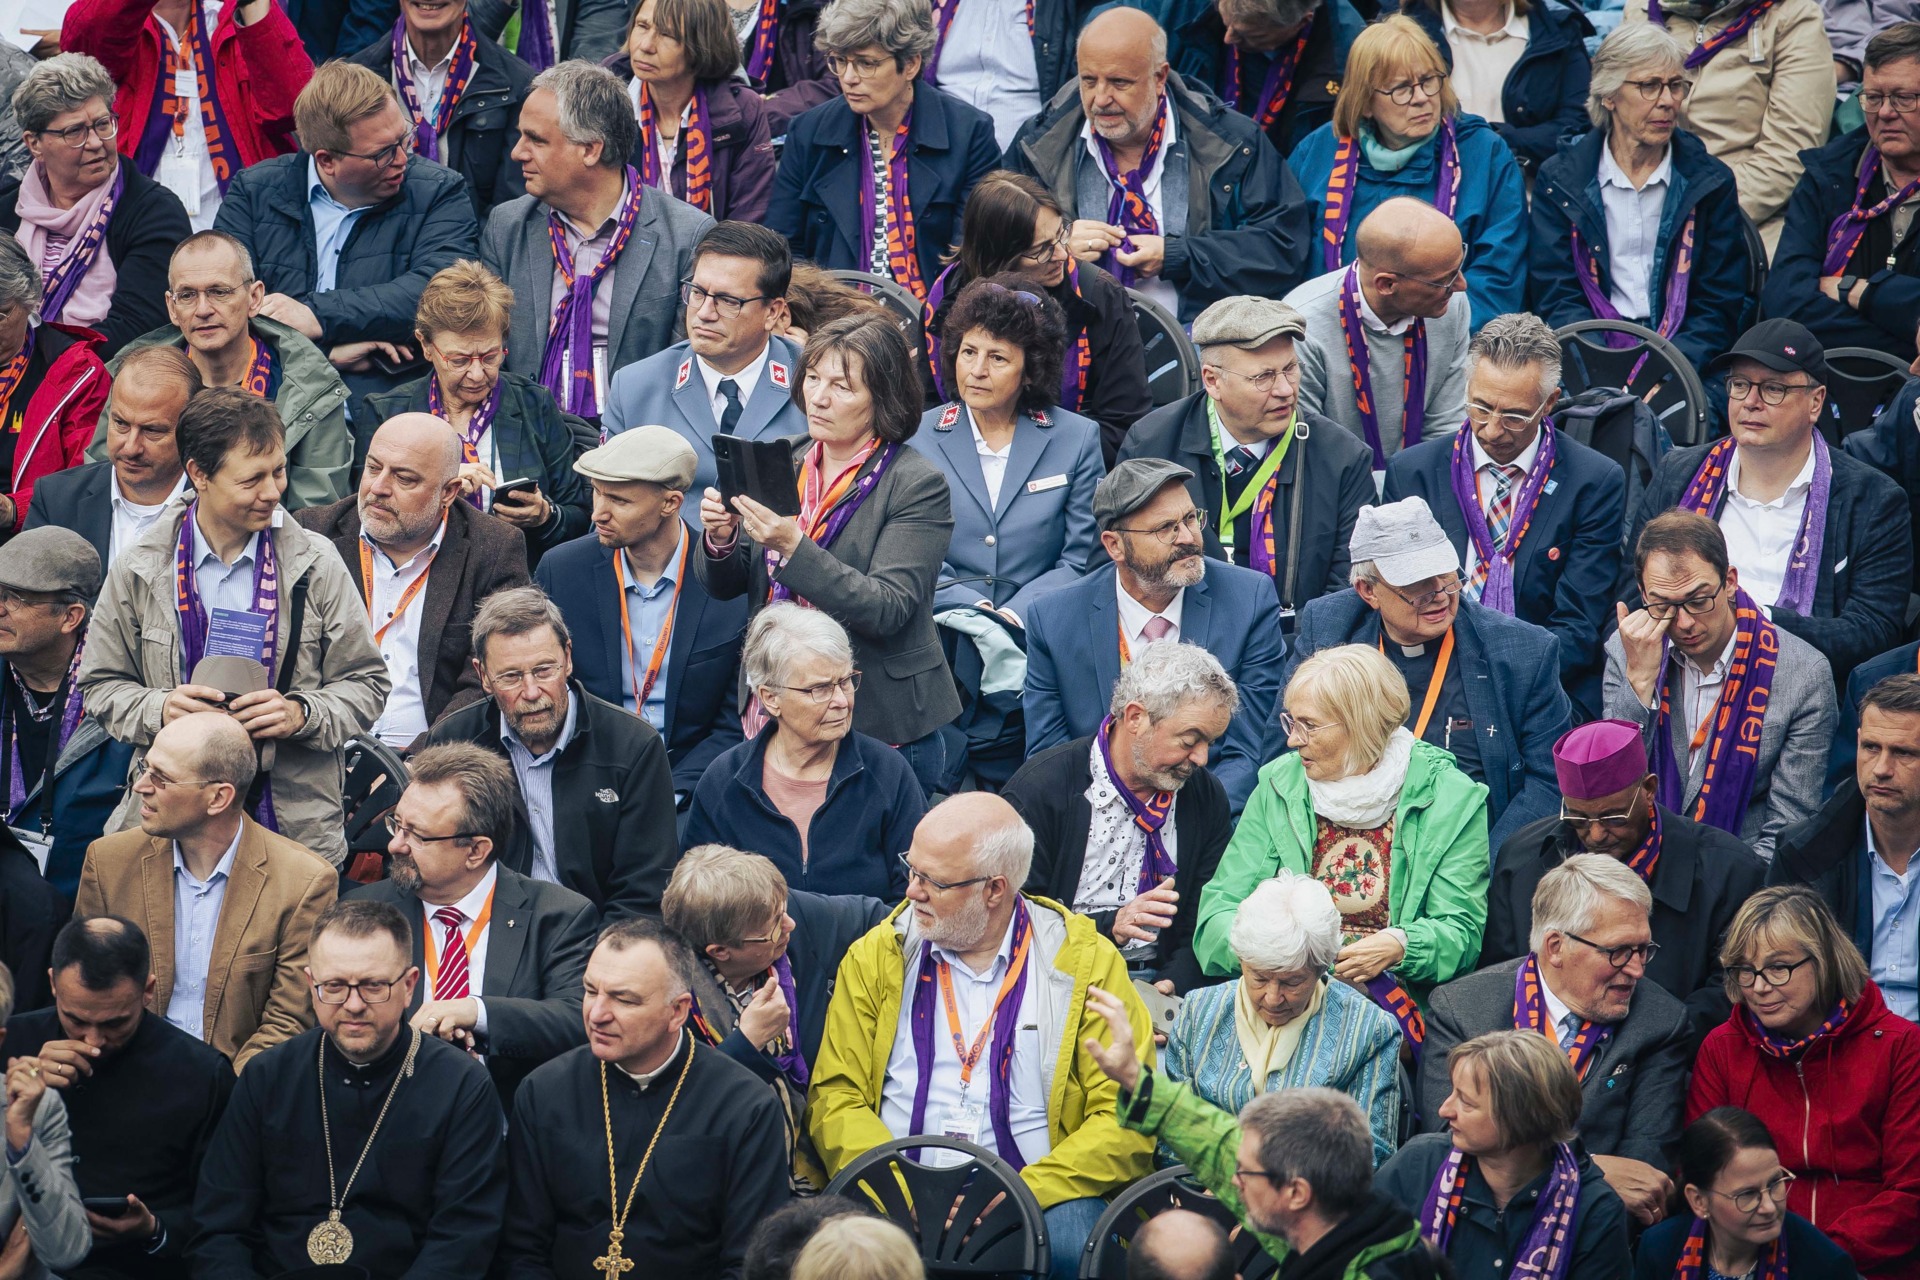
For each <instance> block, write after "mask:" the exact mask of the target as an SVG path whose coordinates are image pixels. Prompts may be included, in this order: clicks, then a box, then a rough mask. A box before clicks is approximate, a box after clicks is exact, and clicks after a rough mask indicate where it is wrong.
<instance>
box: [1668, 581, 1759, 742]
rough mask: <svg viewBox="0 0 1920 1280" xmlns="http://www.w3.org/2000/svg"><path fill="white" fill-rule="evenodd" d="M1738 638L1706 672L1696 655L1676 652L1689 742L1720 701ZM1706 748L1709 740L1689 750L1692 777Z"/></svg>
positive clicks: (1683, 712)
mask: <svg viewBox="0 0 1920 1280" xmlns="http://www.w3.org/2000/svg"><path fill="white" fill-rule="evenodd" d="M1742 585H1745V584H1744V583H1743V584H1742ZM1736 638H1737V637H1735V636H1728V637H1727V647H1726V648H1724V649H1722V650H1721V651H1720V656H1719V657H1718V658H1715V659H1714V662H1713V666H1712V667H1710V668H1708V669H1707V670H1705V671H1702V670H1700V668H1699V667H1696V666H1695V665H1694V664H1693V659H1692V658H1689V657H1687V656H1686V655H1684V654H1681V653H1678V652H1676V653H1675V654H1674V660H1675V661H1676V662H1678V663H1679V664H1680V709H1681V712H1682V714H1684V715H1685V716H1686V718H1687V719H1686V727H1687V740H1688V741H1689V742H1691V741H1692V740H1693V737H1694V735H1695V734H1696V733H1698V732H1699V730H1700V725H1701V723H1702V722H1704V721H1705V720H1707V719H1709V718H1710V717H1711V716H1712V715H1713V709H1714V707H1715V706H1717V705H1718V704H1719V702H1720V690H1721V687H1722V686H1724V685H1725V684H1726V683H1727V667H1728V666H1729V665H1730V664H1731V663H1732V662H1733V642H1734V640H1735V639H1736ZM1704 750H1706V743H1705V742H1704V741H1703V742H1702V743H1701V744H1700V745H1699V746H1698V747H1695V748H1693V749H1692V750H1690V751H1689V752H1688V753H1687V774H1688V776H1692V774H1693V763H1694V761H1695V760H1697V759H1699V758H1700V753H1701V752H1702V751H1704Z"/></svg>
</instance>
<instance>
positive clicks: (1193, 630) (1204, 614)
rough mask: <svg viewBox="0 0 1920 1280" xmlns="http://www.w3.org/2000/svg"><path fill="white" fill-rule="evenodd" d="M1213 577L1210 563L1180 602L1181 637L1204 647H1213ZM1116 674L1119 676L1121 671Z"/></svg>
mask: <svg viewBox="0 0 1920 1280" xmlns="http://www.w3.org/2000/svg"><path fill="white" fill-rule="evenodd" d="M1212 578H1213V566H1212V565H1211V564H1209V565H1208V566H1207V572H1206V573H1205V574H1203V575H1202V576H1201V578H1200V581H1198V582H1196V583H1194V584H1193V585H1192V586H1190V587H1188V588H1187V590H1186V594H1185V596H1183V597H1182V599H1181V602H1180V639H1181V640H1182V641H1183V642H1185V643H1188V644H1197V645H1199V646H1200V647H1201V648H1202V649H1211V648H1213V644H1212V639H1213V597H1212V595H1211V594H1210V593H1209V592H1208V590H1207V586H1208V583H1209V582H1210V581H1211V580H1212ZM1115 607H1116V608H1117V607H1118V606H1115ZM1114 674H1115V677H1116V678H1118V675H1119V673H1118V672H1115V673H1114Z"/></svg>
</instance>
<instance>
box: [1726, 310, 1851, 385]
mask: <svg viewBox="0 0 1920 1280" xmlns="http://www.w3.org/2000/svg"><path fill="white" fill-rule="evenodd" d="M1735 360H1751V361H1753V362H1754V363H1755V364H1763V365H1765V366H1767V368H1769V369H1772V370H1774V371H1776V372H1778V373H1795V372H1799V373H1804V374H1806V375H1808V376H1809V377H1812V378H1815V379H1818V380H1819V381H1820V382H1822V383H1824V382H1826V380H1827V352H1826V348H1824V347H1822V346H1821V345H1820V339H1818V338H1816V337H1814V336H1813V331H1812V330H1810V329H1808V328H1807V326H1805V325H1803V324H1801V323H1800V322H1799V321H1797V320H1762V321H1761V322H1760V323H1759V324H1757V325H1755V326H1753V328H1751V329H1749V330H1747V331H1746V332H1745V333H1743V334H1741V335H1740V338H1739V340H1738V341H1737V342H1735V343H1734V344H1733V350H1731V351H1729V352H1727V353H1726V354H1725V355H1720V356H1715V357H1714V358H1713V359H1712V360H1710V361H1708V363H1707V367H1706V370H1705V372H1707V373H1718V372H1719V371H1720V370H1722V369H1724V368H1726V367H1727V366H1728V365H1730V364H1732V363H1733V362H1734V361H1735Z"/></svg>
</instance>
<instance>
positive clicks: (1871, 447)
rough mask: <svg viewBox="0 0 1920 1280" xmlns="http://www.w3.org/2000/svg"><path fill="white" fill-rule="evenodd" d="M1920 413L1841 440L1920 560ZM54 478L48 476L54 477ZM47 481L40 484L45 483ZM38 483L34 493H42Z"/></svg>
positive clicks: (1907, 407)
mask: <svg viewBox="0 0 1920 1280" xmlns="http://www.w3.org/2000/svg"><path fill="white" fill-rule="evenodd" d="M1916 412H1920V378H1909V379H1907V385H1906V386H1904V387H1902V388H1901V389H1900V393H1899V394H1898V395H1896V396H1894V398H1893V403H1891V404H1889V405H1888V406H1887V407H1886V408H1884V409H1882V410H1881V411H1880V416H1879V417H1878V418H1875V419H1874V420H1873V426H1872V427H1871V428H1869V429H1868V430H1866V431H1855V432H1853V433H1852V434H1851V435H1848V436H1847V437H1846V438H1845V439H1843V440H1842V441H1841V445H1842V447H1844V448H1845V449H1846V451H1847V456H1848V457H1850V458H1857V459H1859V460H1860V461H1861V462H1864V463H1866V464H1867V465H1868V466H1870V467H1872V468H1873V469H1874V470H1875V471H1878V472H1880V473H1881V474H1882V475H1884V476H1887V477H1889V478H1891V479H1892V480H1893V482H1894V483H1895V484H1897V485H1899V486H1900V488H1901V490H1902V491H1903V492H1904V493H1905V494H1906V497H1907V509H1908V511H1909V512H1910V514H1911V522H1912V526H1913V554H1914V559H1915V563H1920V429H1916V428H1915V419H1914V415H1915V413H1916ZM52 478H53V477H52V476H49V477H47V480H51V479H52ZM47 480H42V481H41V482H40V483H41V484H45V483H46V482H47ZM39 492H40V490H39V487H38V486H35V488H34V494H35V496H36V497H37V496H38V495H39Z"/></svg>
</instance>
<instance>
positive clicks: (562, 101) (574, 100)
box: [533, 58, 640, 169]
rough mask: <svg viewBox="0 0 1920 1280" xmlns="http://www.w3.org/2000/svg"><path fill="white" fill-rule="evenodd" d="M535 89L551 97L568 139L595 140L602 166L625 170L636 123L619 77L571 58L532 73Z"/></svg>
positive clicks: (590, 142) (586, 142)
mask: <svg viewBox="0 0 1920 1280" xmlns="http://www.w3.org/2000/svg"><path fill="white" fill-rule="evenodd" d="M533 88H534V89H545V90H546V91H547V92H549V93H551V94H552V95H553V102H554V108H555V110H556V111H557V113H558V114H559V116H560V132H561V133H562V134H564V135H565V136H566V139H567V141H568V142H572V143H575V144H577V145H579V146H583V147H587V146H592V145H593V144H594V143H596V142H597V143H599V144H600V160H599V167H600V168H602V169H624V168H626V165H627V157H629V156H631V155H632V154H633V143H634V139H635V138H637V137H638V136H639V133H640V121H639V118H638V117H636V116H635V115H634V114H633V103H631V102H630V101H628V99H627V87H626V86H625V85H623V84H621V83H620V78H619V77H618V76H616V75H614V74H613V72H611V71H609V70H607V69H606V68H605V67H603V66H601V65H600V64H598V63H596V62H588V61H586V60H585V59H582V58H569V59H568V60H567V61H565V62H556V63H554V64H553V65H552V66H550V67H548V68H547V69H546V70H545V71H542V72H541V73H540V74H539V75H537V76H535V77H534V78H533Z"/></svg>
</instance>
